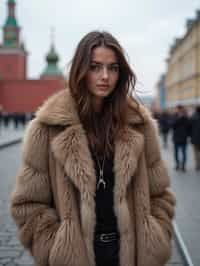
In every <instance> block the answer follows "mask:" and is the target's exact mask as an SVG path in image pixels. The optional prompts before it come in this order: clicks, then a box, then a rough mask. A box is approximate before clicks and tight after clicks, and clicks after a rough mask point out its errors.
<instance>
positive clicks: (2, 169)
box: [0, 144, 183, 266]
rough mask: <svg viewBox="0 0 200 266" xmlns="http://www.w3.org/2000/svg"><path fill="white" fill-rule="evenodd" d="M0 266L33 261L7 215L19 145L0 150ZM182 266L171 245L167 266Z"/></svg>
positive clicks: (25, 265) (19, 265) (18, 160)
mask: <svg viewBox="0 0 200 266" xmlns="http://www.w3.org/2000/svg"><path fill="white" fill-rule="evenodd" d="M0 158H1V160H0V176H1V185H0V266H31V265H33V260H32V258H31V257H30V256H29V254H28V252H27V251H25V250H24V249H23V247H22V246H21V244H20V243H19V241H18V239H17V237H16V227H15V224H14V222H13V221H12V219H11V217H10V214H9V207H8V204H9V195H10V192H11V191H12V189H13V187H14V180H15V178H14V177H15V175H16V172H17V169H18V167H19V164H20V160H21V156H20V145H19V144H16V145H13V146H9V147H7V148H5V149H3V150H0ZM172 265H176V266H183V263H182V260H181V258H180V255H179V252H178V250H177V248H176V245H175V243H173V256H172V258H171V260H170V262H169V263H168V264H167V266H172Z"/></svg>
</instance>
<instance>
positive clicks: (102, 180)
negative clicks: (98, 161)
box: [97, 177, 106, 190]
mask: <svg viewBox="0 0 200 266" xmlns="http://www.w3.org/2000/svg"><path fill="white" fill-rule="evenodd" d="M101 184H102V185H103V188H104V189H105V188H106V182H105V181H104V179H103V178H102V177H100V179H99V181H98V183H97V190H99V187H100V185H101Z"/></svg>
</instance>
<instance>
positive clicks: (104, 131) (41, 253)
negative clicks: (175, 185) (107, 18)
mask: <svg viewBox="0 0 200 266" xmlns="http://www.w3.org/2000/svg"><path fill="white" fill-rule="evenodd" d="M135 82H136V77H135V74H134V72H133V71H132V69H131V67H130V65H129V64H128V62H127V60H126V58H125V56H124V52H123V49H122V47H121V46H120V44H119V43H118V41H117V40H116V39H115V38H114V37H113V36H112V35H111V34H109V33H107V32H98V31H97V32H90V33H88V34H87V35H86V36H84V37H83V39H82V40H81V41H80V43H79V44H78V47H77V49H76V52H75V55H74V57H73V59H72V65H71V69H70V73H69V82H68V84H69V87H68V88H67V89H64V90H63V91H60V92H59V93H58V94H56V95H54V96H52V97H51V98H50V99H49V100H48V101H47V102H46V103H45V104H44V105H43V106H42V107H41V108H40V109H39V111H38V112H37V114H36V118H35V119H33V120H32V121H31V122H30V126H29V128H28V131H27V132H26V135H25V140H24V148H23V165H22V167H21V170H20V172H19V173H18V176H17V183H16V186H15V191H14V192H13V194H12V200H11V212H12V216H13V217H14V219H15V221H16V224H17V226H18V230H19V238H20V240H21V242H22V243H23V245H24V246H25V247H26V248H27V249H29V250H30V252H31V254H32V256H33V257H34V259H35V261H36V263H37V265H40V266H44V265H50V266H56V265H63V266H64V265H65V266H95V265H96V266H108V265H109V266H141V265H142V266H150V265H151V266H164V265H165V263H166V262H167V260H168V259H169V257H170V254H171V238H172V231H173V229H172V228H173V226H172V217H173V214H174V205H175V198H174V196H173V194H172V193H171V192H170V190H169V184H170V183H169V176H168V173H167V170H166V167H165V165H164V163H163V161H162V158H161V153H160V148H159V144H158V136H157V129H156V127H155V123H154V121H153V120H152V117H151V115H150V114H149V112H148V111H147V110H146V109H145V107H144V106H142V105H141V104H139V103H138V102H137V101H136V100H135V99H134V98H133V97H132V96H131V95H132V93H133V89H134V87H135Z"/></svg>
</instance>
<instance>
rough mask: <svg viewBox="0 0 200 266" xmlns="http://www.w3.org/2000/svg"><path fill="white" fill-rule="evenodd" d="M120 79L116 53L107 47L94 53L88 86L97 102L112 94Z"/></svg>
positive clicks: (88, 76)
mask: <svg viewBox="0 0 200 266" xmlns="http://www.w3.org/2000/svg"><path fill="white" fill-rule="evenodd" d="M118 78H119V63H118V60H117V56H116V54H115V52H114V51H113V50H112V49H110V48H107V47H105V46H100V47H96V48H94V49H93V51H92V55H91V61H90V68H89V70H88V72H87V74H86V86H87V88H88V90H89V91H90V92H91V94H92V95H93V96H94V99H95V100H102V99H103V98H105V97H107V96H108V95H110V94H111V93H112V91H113V90H114V89H115V87H116V84H117V81H118Z"/></svg>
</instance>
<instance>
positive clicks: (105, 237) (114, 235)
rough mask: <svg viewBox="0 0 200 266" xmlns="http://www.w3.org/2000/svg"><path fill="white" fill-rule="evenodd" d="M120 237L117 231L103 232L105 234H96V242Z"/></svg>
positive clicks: (105, 241) (107, 241) (114, 239)
mask: <svg viewBox="0 0 200 266" xmlns="http://www.w3.org/2000/svg"><path fill="white" fill-rule="evenodd" d="M118 239H119V234H118V233H116V232H112V233H103V234H95V241H96V242H103V243H109V242H113V241H116V240H118Z"/></svg>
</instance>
